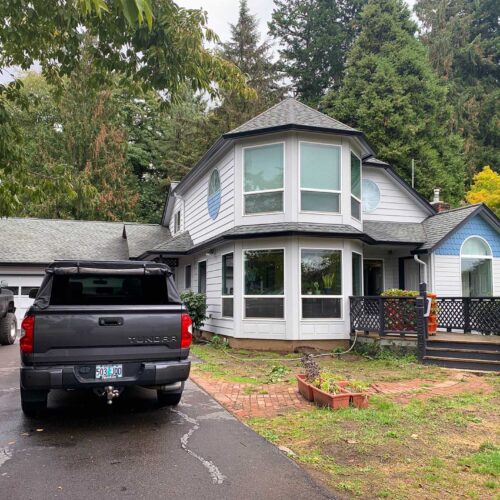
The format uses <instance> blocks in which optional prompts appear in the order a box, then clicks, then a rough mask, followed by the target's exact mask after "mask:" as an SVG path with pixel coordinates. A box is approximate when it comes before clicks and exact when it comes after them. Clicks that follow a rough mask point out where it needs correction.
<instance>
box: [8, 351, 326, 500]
mask: <svg viewBox="0 0 500 500" xmlns="http://www.w3.org/2000/svg"><path fill="white" fill-rule="evenodd" d="M18 349H19V348H18V346H17V345H15V346H0V492H1V493H0V497H1V498H5V499H9V500H17V499H36V500H38V499H51V498H64V499H72V500H76V499H85V500H88V499H89V498H100V499H115V498H116V499H124V498H135V499H136V498H146V499H160V498H161V499H166V498H174V499H180V498H183V499H184V498H185V499H195V498H200V499H218V500H219V499H239V500H241V499H252V500H257V499H266V500H270V499H308V500H316V499H325V498H332V496H331V495H330V494H329V493H328V492H327V491H325V490H324V489H322V488H321V487H320V486H319V485H318V484H316V483H315V482H314V481H313V480H312V479H311V478H310V477H309V475H308V474H307V473H306V472H305V471H303V470H302V469H301V468H300V467H298V466H297V465H296V464H295V463H294V462H293V461H291V460H290V459H289V458H288V457H286V456H285V455H284V454H283V453H281V452H280V451H279V450H278V449H277V448H276V447H274V446H273V445H271V444H270V443H268V442H267V441H265V440H264V439H262V438H261V437H260V436H258V435H257V434H255V433H254V432H253V431H252V430H250V429H249V428H248V427H246V426H244V425H243V424H241V423H240V422H239V421H238V420H236V419H235V418H234V417H233V416H232V415H231V414H229V413H228V412H227V411H226V410H224V409H223V408H222V407H221V406H220V405H219V404H218V403H217V402H216V401H214V400H213V399H212V398H211V397H210V396H208V395H207V394H206V393H205V392H203V391H202V390H201V389H200V388H198V387H197V386H196V385H195V384H193V383H191V382H190V383H188V385H187V387H186V391H185V395H184V397H183V400H182V402H181V404H180V405H179V406H178V407H176V408H175V409H171V408H162V409H157V408H156V406H155V400H156V395H155V393H154V392H152V391H148V390H146V389H131V390H129V391H128V392H126V393H125V394H124V395H123V396H122V397H121V398H119V399H118V400H117V401H116V402H115V403H114V404H113V406H110V407H108V406H106V405H104V404H103V402H102V401H100V400H98V399H97V398H96V397H95V396H93V395H92V394H86V393H78V392H63V391H55V392H53V393H51V396H50V397H49V412H48V415H47V416H46V417H44V418H43V419H41V420H40V419H39V420H30V419H27V418H25V417H24V416H23V414H22V413H21V410H20V401H19V393H18V370H17V368H18V364H19V361H18V360H19V355H18Z"/></svg>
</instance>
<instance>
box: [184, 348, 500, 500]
mask: <svg viewBox="0 0 500 500" xmlns="http://www.w3.org/2000/svg"><path fill="white" fill-rule="evenodd" d="M193 352H194V354H196V355H197V356H198V357H199V358H200V359H202V360H203V361H204V363H200V364H196V365H194V366H193V371H194V372H197V373H198V374H199V375H201V374H203V373H207V374H209V375H210V376H212V377H216V378H222V379H225V380H227V381H233V382H239V383H248V384H249V386H248V387H249V390H250V391H251V390H252V384H254V385H256V386H261V385H262V384H270V383H285V384H294V385H295V384H296V382H295V374H296V373H300V372H301V367H300V362H298V361H291V359H292V358H296V357H297V354H289V355H283V354H277V353H255V352H250V351H244V350H234V349H229V350H227V351H224V350H222V349H215V348H214V347H212V346H210V345H206V346H200V345H197V346H194V348H193ZM232 356H236V357H237V358H238V359H235V358H234V357H232ZM248 358H251V359H254V358H258V359H260V360H264V361H247V360H245V361H242V359H248ZM268 358H284V359H285V360H286V361H282V360H280V361H267V359H268ZM377 358H378V359H367V358H366V357H364V356H360V355H348V356H346V357H342V358H341V359H339V358H338V357H335V358H332V357H324V358H318V360H319V362H320V365H321V367H322V369H326V370H328V371H331V372H333V373H336V374H341V375H342V376H343V377H345V378H355V379H359V380H363V381H366V382H368V383H375V382H382V381H383V382H391V381H404V380H412V379H415V378H420V379H426V380H429V381H432V380H445V379H447V378H449V377H450V372H449V371H446V370H443V369H440V368H437V367H430V366H422V365H419V364H417V363H416V362H415V360H414V358H412V357H402V358H395V357H393V356H391V355H387V354H385V355H382V356H380V355H378V356H377ZM485 380H487V381H488V382H489V383H490V384H491V385H492V386H493V388H494V391H493V393H491V394H487V395H486V394H485V395H482V394H473V393H461V394H459V395H455V396H446V397H445V396H439V397H432V398H428V399H416V398H414V399H411V400H410V402H409V403H408V404H404V405H403V404H399V403H396V402H395V401H394V399H393V397H391V396H389V395H377V396H373V397H372V398H371V399H370V407H369V408H368V409H365V410H357V409H354V408H349V409H345V410H336V411H330V410H326V409H320V408H316V407H313V406H311V408H310V409H309V408H308V409H304V410H294V411H289V412H286V413H283V414H281V415H279V416H277V417H274V418H250V419H247V420H246V421H245V422H246V423H247V424H248V425H249V426H250V427H252V428H253V429H254V430H255V431H256V432H258V433H260V434H261V435H262V436H264V437H265V438H266V439H268V440H269V441H271V442H273V443H275V444H277V445H281V446H285V447H287V448H289V449H290V450H292V451H293V453H294V454H295V455H294V459H295V460H296V461H297V462H299V463H301V464H303V465H304V466H305V467H307V468H308V469H309V470H310V471H311V472H312V473H313V475H315V476H317V477H319V478H320V479H321V480H323V481H324V482H326V484H328V486H329V487H330V488H331V489H332V490H333V491H334V492H335V494H336V496H337V497H338V498H352V497H360V498H391V499H405V498H412V499H413V498H419V499H420V498H440V499H443V498H450V499H451V498H453V499H454V498H461V497H462V498H477V499H481V500H482V499H499V500H500V377H498V376H495V375H485ZM259 390H261V389H260V387H259Z"/></svg>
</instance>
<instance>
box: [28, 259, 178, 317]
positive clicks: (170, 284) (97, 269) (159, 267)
mask: <svg viewBox="0 0 500 500" xmlns="http://www.w3.org/2000/svg"><path fill="white" fill-rule="evenodd" d="M45 271H46V273H47V274H46V275H45V278H44V280H43V282H42V284H41V286H40V290H39V291H38V294H37V296H36V299H35V302H34V304H33V305H34V306H35V307H39V308H40V309H45V308H46V307H48V305H49V301H50V295H51V292H52V275H53V274H106V275H113V274H114V275H117V274H120V275H124V274H126V275H132V276H133V275H135V276H137V275H161V274H164V275H165V279H166V281H167V294H168V302H169V303H170V304H180V303H181V299H180V297H179V294H178V293H177V289H176V287H175V284H174V281H173V278H172V271H171V269H170V267H168V266H167V265H166V264H162V263H158V262H146V261H131V260H124V261H98V260H96V261H89V260H86V261H74V260H73V261H56V262H53V263H52V264H50V265H49V267H48V268H47V269H46V270H45Z"/></svg>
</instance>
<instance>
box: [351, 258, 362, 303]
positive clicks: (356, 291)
mask: <svg viewBox="0 0 500 500" xmlns="http://www.w3.org/2000/svg"><path fill="white" fill-rule="evenodd" d="M361 264H362V258H361V255H359V253H354V252H353V254H352V294H353V295H354V296H359V295H363V286H362V281H361V278H362V276H363V273H362V265H361Z"/></svg>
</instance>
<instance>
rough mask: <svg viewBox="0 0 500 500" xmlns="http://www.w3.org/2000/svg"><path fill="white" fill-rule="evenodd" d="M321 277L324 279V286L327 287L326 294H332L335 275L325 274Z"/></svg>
mask: <svg viewBox="0 0 500 500" xmlns="http://www.w3.org/2000/svg"><path fill="white" fill-rule="evenodd" d="M321 279H322V280H323V286H324V287H325V294H326V295H331V294H332V288H333V281H334V280H335V276H334V275H333V274H325V275H324V276H323V277H322V278H321Z"/></svg>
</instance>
